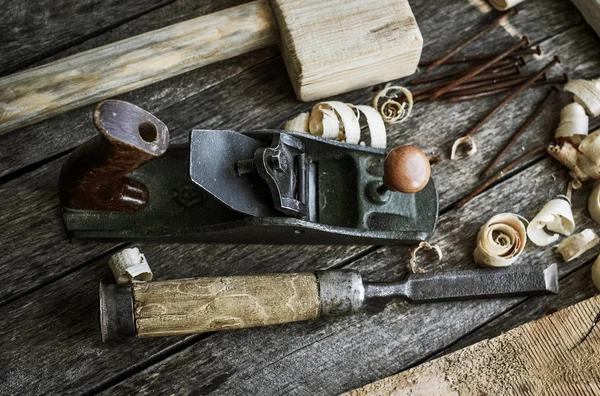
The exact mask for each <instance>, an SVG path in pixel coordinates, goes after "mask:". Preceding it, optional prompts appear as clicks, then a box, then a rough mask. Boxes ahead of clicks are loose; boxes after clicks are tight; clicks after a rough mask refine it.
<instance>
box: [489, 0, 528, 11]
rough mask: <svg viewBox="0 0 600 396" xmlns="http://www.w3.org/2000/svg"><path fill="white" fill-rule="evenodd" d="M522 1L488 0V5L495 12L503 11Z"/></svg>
mask: <svg viewBox="0 0 600 396" xmlns="http://www.w3.org/2000/svg"><path fill="white" fill-rule="evenodd" d="M523 1H525V0H490V4H491V5H492V7H494V8H495V9H497V10H500V11H505V10H508V9H509V8H512V7H514V6H516V5H517V4H519V3H522V2H523Z"/></svg>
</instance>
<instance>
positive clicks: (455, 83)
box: [431, 36, 529, 99]
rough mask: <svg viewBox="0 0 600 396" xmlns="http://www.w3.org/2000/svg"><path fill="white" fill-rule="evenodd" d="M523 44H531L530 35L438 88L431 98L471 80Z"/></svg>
mask: <svg viewBox="0 0 600 396" xmlns="http://www.w3.org/2000/svg"><path fill="white" fill-rule="evenodd" d="M523 44H529V38H528V37H526V36H524V37H523V38H522V39H521V41H520V42H519V43H517V44H515V45H513V46H512V47H511V48H509V49H507V50H506V51H504V52H503V53H501V54H499V55H497V56H495V57H494V58H492V59H490V60H488V61H487V62H485V63H483V64H481V65H479V66H478V67H476V68H475V69H473V70H471V71H470V72H468V73H467V74H465V75H463V76H461V77H460V78H458V79H456V80H454V81H453V82H451V83H450V84H448V85H446V86H445V87H443V88H440V89H438V90H437V91H436V92H434V93H433V94H432V95H431V99H435V98H437V97H438V96H441V95H443V94H445V93H446V92H448V91H449V90H451V89H452V88H454V87H457V86H459V85H460V84H463V83H465V82H467V81H469V79H471V78H472V77H475V76H476V75H478V74H480V73H481V72H482V71H484V70H485V69H487V68H488V67H490V66H491V65H493V64H494V63H496V62H498V61H500V60H502V59H503V58H505V57H507V56H508V55H510V54H511V53H512V52H514V51H515V50H516V49H517V48H519V47H520V46H521V45H523Z"/></svg>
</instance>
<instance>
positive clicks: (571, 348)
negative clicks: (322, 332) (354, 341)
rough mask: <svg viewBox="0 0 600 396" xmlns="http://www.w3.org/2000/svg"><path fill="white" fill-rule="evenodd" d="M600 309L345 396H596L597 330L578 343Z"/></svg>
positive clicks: (599, 305)
mask: <svg viewBox="0 0 600 396" xmlns="http://www.w3.org/2000/svg"><path fill="white" fill-rule="evenodd" d="M599 311H600V299H599V298H598V297H595V298H590V299H587V300H585V301H582V302H580V303H578V304H575V305H572V306H570V307H568V308H565V309H562V310H560V311H558V312H555V313H553V314H551V315H549V316H546V317H543V318H540V319H539V320H535V321H532V322H529V323H526V324H524V325H522V326H519V327H517V328H515V329H513V330H511V331H509V332H507V333H504V334H502V335H499V336H498V337H495V338H492V339H488V340H484V341H481V342H479V343H477V344H474V345H471V346H469V347H467V348H464V349H461V350H459V351H456V352H454V353H452V354H450V355H447V356H444V357H440V358H437V359H435V360H433V361H431V362H427V363H424V364H422V365H419V366H417V367H414V368H412V369H410V370H407V371H404V372H402V373H399V374H396V375H393V376H391V377H387V378H384V379H382V380H380V381H377V382H374V383H371V384H369V385H366V386H364V387H363V388H360V389H356V390H354V391H352V392H348V393H346V394H344V396H361V395H373V396H375V395H381V396H383V395H391V394H394V395H414V396H419V395H420V396H428V395H432V394H458V395H476V394H477V395H479V394H486V395H487V394H491V395H530V394H548V395H564V394H589V395H592V394H598V393H600V383H598V378H599V376H600V370H599V369H598V365H599V364H600V361H599V359H600V356H599V352H600V351H598V347H599V345H600V343H599V342H598V341H599V340H598V337H599V336H598V332H592V333H590V334H589V336H588V338H587V339H586V341H585V344H579V343H580V340H582V339H583V337H584V336H585V334H586V333H588V329H589V328H590V326H591V323H592V322H593V321H594V318H595V317H596V316H597V315H598V312H599Z"/></svg>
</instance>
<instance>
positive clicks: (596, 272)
mask: <svg viewBox="0 0 600 396" xmlns="http://www.w3.org/2000/svg"><path fill="white" fill-rule="evenodd" d="M592 282H593V283H594V286H596V289H598V290H600V255H598V257H597V258H596V261H594V264H593V265H592Z"/></svg>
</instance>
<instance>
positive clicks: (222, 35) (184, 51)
mask: <svg viewBox="0 0 600 396" xmlns="http://www.w3.org/2000/svg"><path fill="white" fill-rule="evenodd" d="M278 41H279V33H278V31H277V28H276V24H275V20H274V18H273V15H272V12H271V9H270V6H269V4H268V2H267V1H266V0H259V1H254V2H251V3H247V4H243V5H240V6H237V7H233V8H228V9H225V10H223V11H219V12H216V13H213V14H210V15H205V16H201V17H198V18H195V19H192V20H189V21H185V22H181V23H178V24H175V25H172V26H168V27H165V28H163V29H159V30H154V31H151V32H148V33H145V34H142V35H139V36H135V37H132V38H129V39H126V40H123V41H120V42H118V43H112V44H108V45H106V46H104V47H99V48H94V49H91V50H89V51H85V52H82V53H80V54H76V55H73V56H70V57H68V58H64V59H60V60H57V61H54V62H51V63H48V64H46V65H43V66H40V67H36V68H33V69H30V70H26V71H23V72H20V73H17V74H13V75H10V76H7V77H4V78H2V79H0V134H3V133H6V132H9V131H12V130H15V129H17V128H20V127H23V126H26V125H30V124H33V123H36V122H38V121H41V120H44V119H47V118H50V117H52V116H54V115H57V114H60V113H62V112H65V111H67V110H71V109H74V108H77V107H81V106H84V105H87V104H90V103H95V102H99V101H101V100H103V99H107V98H110V97H113V96H115V95H119V94H121V93H124V92H128V91H131V90H134V89H137V88H140V87H144V86H146V85H150V84H153V83H155V82H157V81H161V80H164V79H166V78H169V77H173V76H176V75H178V74H181V73H184V72H187V71H190V70H193V69H196V68H198V67H201V66H204V65H207V64H211V63H214V62H218V61H221V60H224V59H229V58H232V57H235V56H238V55H241V54H244V53H247V52H249V51H252V50H256V49H259V48H264V47H267V46H270V45H273V44H276V43H277V42H278Z"/></svg>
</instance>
